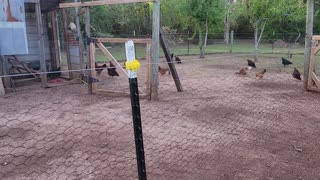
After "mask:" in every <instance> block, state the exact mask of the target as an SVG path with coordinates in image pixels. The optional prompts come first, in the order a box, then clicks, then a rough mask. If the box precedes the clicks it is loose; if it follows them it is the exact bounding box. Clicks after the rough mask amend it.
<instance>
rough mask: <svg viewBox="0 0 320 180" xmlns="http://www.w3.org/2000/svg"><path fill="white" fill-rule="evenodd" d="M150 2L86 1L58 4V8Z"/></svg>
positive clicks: (128, 0) (147, 0)
mask: <svg viewBox="0 0 320 180" xmlns="http://www.w3.org/2000/svg"><path fill="white" fill-rule="evenodd" d="M150 1H151V0H100V1H88V2H77V3H60V4H59V8H72V7H91V6H101V5H112V4H129V3H138V2H150Z"/></svg>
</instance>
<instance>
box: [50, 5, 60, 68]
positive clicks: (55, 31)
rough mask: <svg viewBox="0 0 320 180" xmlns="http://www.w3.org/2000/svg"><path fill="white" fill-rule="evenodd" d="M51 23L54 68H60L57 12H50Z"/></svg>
mask: <svg viewBox="0 0 320 180" xmlns="http://www.w3.org/2000/svg"><path fill="white" fill-rule="evenodd" d="M51 23H52V32H53V33H52V35H53V42H54V52H55V53H54V54H55V59H54V61H55V66H56V68H59V67H60V47H59V36H58V27H57V11H55V10H54V11H52V13H51Z"/></svg>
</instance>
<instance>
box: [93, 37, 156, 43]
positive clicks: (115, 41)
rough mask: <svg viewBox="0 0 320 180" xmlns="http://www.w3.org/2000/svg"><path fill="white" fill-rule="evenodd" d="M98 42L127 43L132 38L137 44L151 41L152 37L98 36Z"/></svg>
mask: <svg viewBox="0 0 320 180" xmlns="http://www.w3.org/2000/svg"><path fill="white" fill-rule="evenodd" d="M97 40H98V42H103V43H106V42H109V43H125V42H127V41H129V40H132V41H133V42H134V43H135V44H147V43H151V39H130V38H97Z"/></svg>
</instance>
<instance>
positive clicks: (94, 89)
mask: <svg viewBox="0 0 320 180" xmlns="http://www.w3.org/2000/svg"><path fill="white" fill-rule="evenodd" d="M128 40H129V39H127V38H96V39H95V38H94V39H92V40H91V42H90V45H89V47H90V66H91V68H92V69H91V71H90V77H91V78H96V77H97V75H96V71H95V62H96V60H95V51H96V46H97V47H98V48H99V49H100V50H101V51H102V53H103V54H104V55H105V56H107V57H108V58H110V59H111V61H112V62H115V63H116V64H117V65H118V66H119V67H121V65H120V64H119V62H118V61H117V60H116V59H115V58H114V57H113V55H112V54H111V53H110V51H109V50H108V49H107V48H106V47H105V46H104V45H103V43H107V42H109V43H110V42H111V43H125V42H127V41H128ZM130 40H132V41H133V42H134V43H136V44H146V60H147V65H148V67H147V87H146V91H145V92H141V97H145V96H146V97H148V96H150V94H151V88H150V81H151V76H150V73H151V42H152V41H151V39H130ZM122 72H123V74H124V75H125V76H127V75H128V74H127V72H126V71H125V70H123V69H122ZM91 86H92V92H93V93H97V94H104V95H109V96H130V93H129V92H127V93H126V92H119V91H118V92H117V91H108V90H105V89H99V88H98V87H97V85H96V84H93V83H92V84H91Z"/></svg>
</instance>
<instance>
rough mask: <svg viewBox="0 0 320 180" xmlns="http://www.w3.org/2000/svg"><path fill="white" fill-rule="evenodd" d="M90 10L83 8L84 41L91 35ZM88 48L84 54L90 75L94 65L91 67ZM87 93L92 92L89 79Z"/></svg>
mask: <svg viewBox="0 0 320 180" xmlns="http://www.w3.org/2000/svg"><path fill="white" fill-rule="evenodd" d="M90 27H91V26H90V10H89V8H88V7H86V8H85V31H86V41H87V42H88V40H89V39H88V38H90V36H91V30H90ZM90 53H91V52H90V48H89V47H88V45H87V53H86V56H87V67H88V68H89V70H88V72H87V73H86V74H88V76H90V75H91V71H92V70H91V69H92V68H93V67H94V66H93V67H91V62H90V61H91V58H90ZM88 93H89V94H92V93H93V91H92V82H91V81H88Z"/></svg>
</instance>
